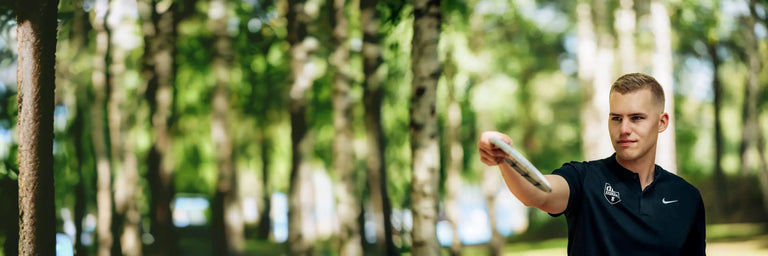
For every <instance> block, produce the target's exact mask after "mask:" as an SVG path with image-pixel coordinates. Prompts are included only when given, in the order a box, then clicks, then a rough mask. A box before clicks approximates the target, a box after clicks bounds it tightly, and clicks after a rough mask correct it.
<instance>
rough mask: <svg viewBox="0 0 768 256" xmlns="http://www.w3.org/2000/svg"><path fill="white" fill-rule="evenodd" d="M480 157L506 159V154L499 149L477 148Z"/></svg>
mask: <svg viewBox="0 0 768 256" xmlns="http://www.w3.org/2000/svg"><path fill="white" fill-rule="evenodd" d="M479 151H480V155H487V156H492V157H497V158H500V157H506V156H507V153H506V152H504V150H501V149H500V148H494V149H487V148H479Z"/></svg>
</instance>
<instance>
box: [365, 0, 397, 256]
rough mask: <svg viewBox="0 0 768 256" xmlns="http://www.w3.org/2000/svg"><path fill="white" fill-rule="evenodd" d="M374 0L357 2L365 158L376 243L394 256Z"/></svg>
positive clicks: (379, 47) (379, 52)
mask: <svg viewBox="0 0 768 256" xmlns="http://www.w3.org/2000/svg"><path fill="white" fill-rule="evenodd" d="M376 3H377V1H374V0H361V1H360V19H361V24H362V27H363V73H364V74H365V81H364V83H363V103H364V105H365V129H366V134H367V141H368V142H367V145H368V156H367V157H366V159H365V163H366V171H367V175H366V176H367V179H368V188H369V193H370V196H371V204H372V206H373V216H374V221H375V224H374V226H375V227H376V240H377V242H376V244H377V247H378V251H379V252H381V253H382V254H383V255H397V248H395V244H394V242H393V241H392V222H391V216H392V206H391V203H390V201H389V193H388V192H387V167H386V161H385V159H386V156H385V154H384V149H385V148H386V140H385V138H384V133H383V131H382V127H381V106H382V102H383V95H384V88H382V85H383V83H382V80H383V74H382V73H383V69H381V66H382V65H381V64H382V58H381V46H380V45H379V44H380V41H379V38H380V34H379V26H380V25H379V24H380V21H379V12H378V11H376Z"/></svg>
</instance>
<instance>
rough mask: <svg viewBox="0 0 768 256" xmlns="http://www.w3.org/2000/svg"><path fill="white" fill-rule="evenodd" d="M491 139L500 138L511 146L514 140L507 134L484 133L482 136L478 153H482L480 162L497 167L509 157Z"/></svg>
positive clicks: (478, 144) (478, 145) (478, 143)
mask: <svg viewBox="0 0 768 256" xmlns="http://www.w3.org/2000/svg"><path fill="white" fill-rule="evenodd" d="M491 138H498V139H500V140H501V141H503V142H504V143H507V144H509V145H512V139H510V138H509V136H507V135H506V134H503V133H500V132H494V131H490V132H483V134H482V135H481V136H480V141H478V142H477V151H478V152H479V153H480V161H482V162H483V163H484V164H486V165H488V166H495V165H498V164H500V163H501V162H502V161H503V160H504V158H505V157H507V153H506V152H504V151H502V150H501V149H500V148H499V147H497V146H496V145H494V144H493V143H491Z"/></svg>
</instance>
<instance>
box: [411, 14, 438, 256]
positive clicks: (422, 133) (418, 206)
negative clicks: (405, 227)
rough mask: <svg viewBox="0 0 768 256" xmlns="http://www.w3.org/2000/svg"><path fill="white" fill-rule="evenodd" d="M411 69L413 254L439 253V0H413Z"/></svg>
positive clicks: (430, 255)
mask: <svg viewBox="0 0 768 256" xmlns="http://www.w3.org/2000/svg"><path fill="white" fill-rule="evenodd" d="M413 8H414V16H415V18H414V21H413V42H412V46H411V47H412V48H411V68H412V69H413V88H412V91H411V92H412V95H411V107H410V115H411V120H410V127H409V134H410V137H411V154H412V156H413V158H412V159H413V163H412V166H413V169H412V170H413V176H412V179H411V210H412V211H413V246H412V249H411V251H412V252H413V255H427V256H433V255H434V256H436V255H440V243H439V242H438V241H437V232H436V224H437V196H438V192H439V191H438V190H439V184H438V180H440V178H439V167H440V150H439V148H438V147H439V145H438V136H439V135H438V130H437V111H436V94H437V79H438V78H439V77H440V73H441V71H440V69H441V67H440V61H439V60H438V55H437V43H438V41H439V40H440V23H441V14H440V1H435V0H415V1H414V3H413Z"/></svg>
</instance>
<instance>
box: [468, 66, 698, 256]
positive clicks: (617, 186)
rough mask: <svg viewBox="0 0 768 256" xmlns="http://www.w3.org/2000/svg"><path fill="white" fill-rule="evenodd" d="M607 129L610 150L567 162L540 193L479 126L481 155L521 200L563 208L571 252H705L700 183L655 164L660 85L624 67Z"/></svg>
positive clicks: (557, 211) (665, 119)
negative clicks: (586, 159)
mask: <svg viewBox="0 0 768 256" xmlns="http://www.w3.org/2000/svg"><path fill="white" fill-rule="evenodd" d="M609 99H610V115H609V116H608V117H607V118H609V124H608V130H609V133H610V136H611V141H612V144H613V148H614V150H616V153H614V154H613V155H612V156H610V157H608V158H605V159H602V160H596V161H590V162H570V163H566V164H564V165H563V166H562V167H560V168H559V169H557V170H555V171H554V172H553V173H552V175H546V176H545V177H546V178H547V180H548V181H549V183H550V184H551V185H552V192H550V193H545V192H543V191H541V190H539V189H537V188H536V187H534V186H533V185H531V184H530V183H528V182H527V181H526V180H525V179H524V178H523V177H522V176H520V174H518V173H516V172H515V171H514V170H512V169H511V168H510V167H509V166H508V165H506V164H502V165H499V163H501V162H502V160H503V159H504V158H505V157H509V156H507V154H506V153H504V152H503V151H501V150H500V149H499V148H498V147H496V146H495V145H493V144H492V143H491V142H490V138H492V137H496V138H499V139H501V140H502V141H504V142H506V143H507V144H510V145H512V140H511V139H510V138H509V137H508V136H507V135H504V134H501V133H499V132H485V133H483V134H482V137H481V138H480V141H479V142H478V143H477V144H478V148H479V152H480V157H481V161H482V162H483V163H485V164H487V165H490V166H493V165H499V167H500V169H501V174H502V176H503V177H504V181H505V182H506V184H507V187H508V188H509V190H510V191H511V192H512V193H513V194H514V195H515V196H516V197H517V198H518V199H520V201H522V202H523V203H524V204H525V205H527V206H532V207H536V208H539V209H541V210H543V211H546V212H548V213H550V214H551V215H552V216H559V215H561V214H565V217H566V219H567V221H568V254H569V255H705V241H704V240H705V230H704V229H705V226H704V203H703V201H702V199H701V194H700V193H699V191H698V189H696V188H695V187H693V186H692V185H691V184H689V183H688V182H686V181H685V180H683V179H682V178H680V177H678V176H676V175H674V174H672V173H669V172H667V171H666V170H664V169H663V168H661V167H660V166H658V165H656V164H655V160H656V141H657V138H658V135H659V133H661V132H663V131H664V130H665V129H666V128H667V125H668V124H669V115H668V114H667V113H664V91H663V89H662V88H661V86H660V85H659V83H658V82H656V80H655V79H654V78H653V77H651V76H648V75H645V74H638V73H633V74H627V75H624V76H622V77H620V78H619V79H617V80H616V82H614V83H613V85H612V86H611V92H610V95H609Z"/></svg>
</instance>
